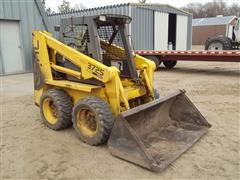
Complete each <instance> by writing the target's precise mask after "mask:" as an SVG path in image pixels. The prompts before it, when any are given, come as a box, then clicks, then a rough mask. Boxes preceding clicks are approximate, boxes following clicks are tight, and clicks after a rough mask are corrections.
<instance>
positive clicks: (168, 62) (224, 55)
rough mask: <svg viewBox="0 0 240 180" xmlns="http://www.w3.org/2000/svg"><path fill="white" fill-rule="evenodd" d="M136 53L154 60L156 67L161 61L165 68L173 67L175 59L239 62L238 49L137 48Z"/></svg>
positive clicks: (239, 53) (239, 54)
mask: <svg viewBox="0 0 240 180" xmlns="http://www.w3.org/2000/svg"><path fill="white" fill-rule="evenodd" d="M135 53H136V54H139V55H141V56H144V57H146V58H149V59H151V60H152V61H154V63H155V64H156V66H157V67H158V66H159V65H160V64H161V62H163V64H164V65H165V67H166V68H173V67H174V66H175V65H176V64H177V61H214V62H240V51H239V50H237V51H236V50H233V51H229V50H228V51H226V50H225V51H206V50H203V51H193V50H187V51H177V50H172V51H152V50H137V51H135Z"/></svg>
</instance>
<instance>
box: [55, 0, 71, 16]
mask: <svg viewBox="0 0 240 180" xmlns="http://www.w3.org/2000/svg"><path fill="white" fill-rule="evenodd" d="M73 10H74V8H72V7H71V6H70V3H69V2H68V1H65V0H63V1H62V4H61V5H60V6H58V11H59V13H68V12H71V11H73Z"/></svg>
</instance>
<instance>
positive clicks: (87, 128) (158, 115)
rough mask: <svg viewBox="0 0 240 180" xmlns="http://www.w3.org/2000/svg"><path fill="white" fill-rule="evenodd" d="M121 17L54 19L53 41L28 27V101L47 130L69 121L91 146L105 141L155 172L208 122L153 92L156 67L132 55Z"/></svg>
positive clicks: (177, 100)
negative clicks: (30, 43) (32, 100)
mask: <svg viewBox="0 0 240 180" xmlns="http://www.w3.org/2000/svg"><path fill="white" fill-rule="evenodd" d="M130 22H131V18H130V17H128V16H124V15H109V14H108V15H98V16H85V17H71V18H66V19H62V20H61V24H60V27H58V28H57V27H56V28H55V30H58V31H59V32H58V33H59V40H56V39H54V38H53V37H52V36H51V34H49V33H48V32H45V31H33V33H32V35H33V64H34V88H35V91H34V95H35V104H36V105H37V106H39V108H40V112H41V116H42V119H43V122H44V123H45V124H46V126H47V127H49V128H51V129H53V130H61V129H64V128H67V127H69V126H71V125H72V124H73V127H74V128H75V130H76V132H77V134H78V136H79V138H80V139H81V140H82V141H83V142H85V143H87V144H90V145H99V144H103V143H105V142H108V146H109V149H110V152H111V153H112V154H113V155H114V156H117V157H119V158H121V159H125V160H127V161H130V162H133V163H135V164H138V165H140V166H142V167H145V168H148V169H150V170H153V171H161V170H163V169H164V168H166V167H167V166H168V165H169V164H170V163H172V162H173V161H174V160H175V159H176V158H177V157H178V156H180V155H181V154H182V153H183V152H184V151H186V150H187V149H188V148H189V147H191V146H192V145H193V144H194V143H195V142H196V141H197V140H198V139H199V138H200V137H201V136H202V135H203V134H205V133H206V132H207V130H208V128H209V127H210V124H209V123H208V122H207V121H206V120H205V118H204V117H203V116H202V115H201V113H200V112H199V111H198V110H197V108H196V107H195V106H194V105H193V104H192V103H191V101H190V100H189V99H188V98H187V97H186V95H185V92H184V91H181V90H179V91H177V92H176V93H173V94H171V95H169V96H166V97H160V98H159V95H158V93H157V91H156V90H155V89H154V88H153V73H154V70H155V68H156V67H155V65H154V63H153V62H152V61H150V60H148V59H145V58H143V57H141V56H138V55H136V54H134V52H133V49H132V47H131V43H130V41H129V37H128V35H127V32H126V25H127V24H129V23H130Z"/></svg>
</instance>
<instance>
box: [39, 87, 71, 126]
mask: <svg viewBox="0 0 240 180" xmlns="http://www.w3.org/2000/svg"><path fill="white" fill-rule="evenodd" d="M72 107H73V104H72V101H71V98H70V96H69V95H68V94H67V93H66V92H65V91H63V90H60V89H49V90H47V91H46V92H44V93H43V95H42V97H41V100H40V113H41V116H42V119H43V122H44V124H45V125H46V126H47V127H48V128H50V129H53V130H61V129H65V128H67V127H69V126H71V125H72V114H71V113H72Z"/></svg>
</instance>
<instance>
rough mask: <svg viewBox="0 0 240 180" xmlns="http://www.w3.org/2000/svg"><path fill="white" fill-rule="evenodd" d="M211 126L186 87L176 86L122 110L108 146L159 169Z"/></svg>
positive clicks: (153, 168) (124, 157)
mask: <svg viewBox="0 0 240 180" xmlns="http://www.w3.org/2000/svg"><path fill="white" fill-rule="evenodd" d="M210 127H211V125H210V124H209V123H208V122H207V121H206V119H205V118H204V117H203V116H202V115H201V113H200V112H199V111H198V110H197V108H196V107H195V106H194V105H193V103H192V102H191V101H190V100H189V99H188V97H187V96H186V95H185V91H181V90H179V91H177V92H176V93H174V94H171V95H169V96H166V97H163V98H159V99H157V100H155V101H152V102H150V103H148V104H145V105H141V106H138V107H136V108H133V109H130V110H128V111H125V112H123V113H121V114H120V115H119V117H118V118H117V120H116V121H115V124H114V127H113V129H112V134H111V136H110V138H109V141H108V146H109V149H110V152H111V154H112V155H114V156H117V157H119V158H121V159H125V160H127V161H130V162H133V163H135V164H138V165H140V166H142V167H145V168H148V169H150V170H153V171H161V170H163V169H165V168H166V167H167V166H168V165H169V164H171V163H172V162H173V161H174V160H175V159H177V158H178V157H179V156H180V155H181V154H182V153H183V152H185V151H186V150H187V149H189V148H190V147H191V146H192V145H193V144H194V143H195V142H196V141H197V140H198V139H199V138H200V137H202V136H203V135H204V134H205V133H206V132H207V130H208V128H210Z"/></svg>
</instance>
